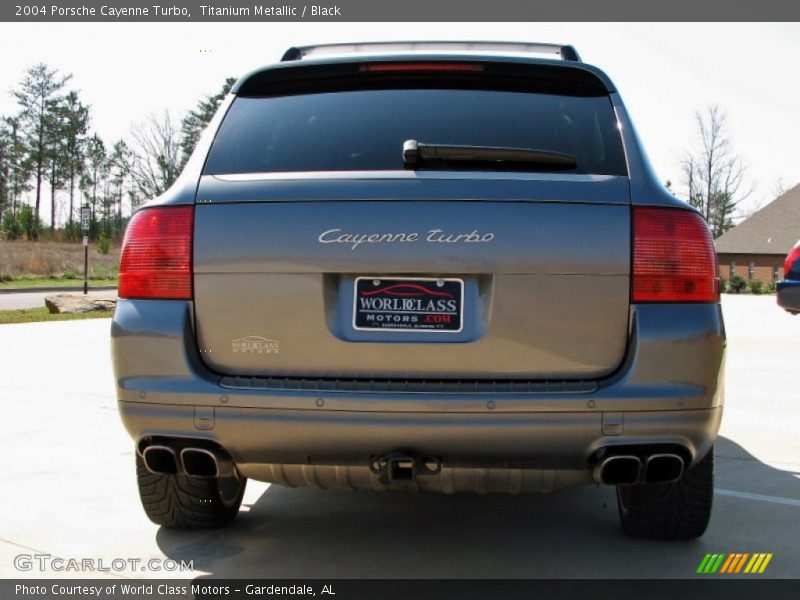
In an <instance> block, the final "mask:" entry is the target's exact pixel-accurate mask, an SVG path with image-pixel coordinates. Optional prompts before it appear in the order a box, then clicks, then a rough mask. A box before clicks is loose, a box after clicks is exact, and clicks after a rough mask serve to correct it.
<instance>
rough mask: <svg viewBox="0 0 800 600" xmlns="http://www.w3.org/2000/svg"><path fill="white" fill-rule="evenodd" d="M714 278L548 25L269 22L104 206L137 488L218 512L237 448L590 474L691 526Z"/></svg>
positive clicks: (262, 469)
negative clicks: (544, 40) (407, 37)
mask: <svg viewBox="0 0 800 600" xmlns="http://www.w3.org/2000/svg"><path fill="white" fill-rule="evenodd" d="M547 54H550V56H549V57H547V56H546V55H547ZM542 55H545V57H543V58H537V56H542ZM718 293H719V292H718V279H717V265H716V258H715V253H714V245H713V241H712V238H711V236H710V234H709V231H708V229H707V227H706V225H705V223H704V222H703V220H702V218H701V217H700V216H699V215H698V214H697V213H696V212H694V211H693V210H692V209H690V208H689V207H688V206H687V205H685V204H684V203H683V202H681V201H679V200H677V199H675V198H674V197H673V196H672V195H671V194H669V193H667V192H666V191H664V189H663V188H662V187H661V185H660V184H659V183H658V181H657V180H656V179H655V177H654V175H653V173H652V172H651V170H650V168H649V166H648V163H647V160H646V158H645V155H644V152H643V150H642V148H641V145H640V143H639V141H638V139H637V137H636V134H635V132H634V129H633V127H632V125H631V122H630V120H629V117H628V114H627V113H626V110H625V108H624V106H623V104H622V101H621V100H620V97H619V94H618V93H617V90H616V88H615V87H614V84H613V83H612V82H611V81H610V80H609V78H608V77H607V76H606V75H605V74H604V73H603V72H601V71H600V70H598V69H597V68H595V67H592V66H589V65H587V64H585V63H583V62H581V61H580V59H579V58H578V55H577V53H576V52H575V50H574V49H573V48H572V47H571V46H553V45H547V44H506V43H469V44H456V43H452V42H448V43H442V42H438V43H437V42H430V43H413V44H359V45H352V46H348V45H339V46H316V47H304V48H292V49H290V50H289V51H288V52H287V53H286V55H285V56H284V59H283V60H282V61H281V62H280V63H279V64H276V65H272V66H268V67H265V68H263V69H260V70H258V71H255V72H253V73H251V74H249V75H247V76H245V77H243V78H242V79H240V80H239V81H238V83H237V84H236V85H235V87H234V88H233V90H232V93H231V94H230V95H229V96H228V98H227V99H225V101H224V102H223V103H222V105H221V107H220V109H219V111H218V114H217V115H216V117H215V118H214V120H213V121H212V122H211V124H210V125H209V127H208V129H207V131H206V133H205V136H204V138H203V139H202V140H201V142H200V144H199V145H198V147H197V149H196V151H195V152H194V154H193V156H192V158H191V160H190V162H189V164H188V165H187V166H186V168H185V170H184V172H183V174H182V175H181V177H180V178H179V180H178V181H177V182H176V184H175V185H174V186H173V187H172V188H171V189H170V190H169V191H168V192H167V193H166V194H164V195H163V196H162V197H160V198H157V199H155V200H154V201H153V202H151V203H149V204H148V205H147V206H145V207H144V208H143V209H141V210H139V211H138V212H137V213H136V214H135V215H134V217H133V219H132V220H131V222H130V224H129V226H128V230H127V233H126V236H125V242H124V248H123V251H122V261H121V271H120V288H119V294H120V298H121V301H120V302H119V304H118V306H117V310H116V314H115V316H114V320H113V327H112V337H113V355H114V367H115V371H116V381H117V386H118V399H119V408H120V414H121V416H122V419H123V421H124V423H125V426H126V428H127V430H128V431H129V433H130V435H131V436H132V437H133V439H134V441H135V444H136V450H137V453H136V461H137V477H138V480H139V491H140V493H141V498H142V502H143V504H144V508H145V511H146V512H147V515H148V516H149V517H150V518H151V519H152V520H153V521H155V522H156V523H159V524H162V525H166V526H173V527H199V526H218V525H223V524H225V523H228V522H229V521H230V520H231V519H233V518H234V516H235V515H236V513H237V511H238V508H239V504H240V502H241V498H242V494H243V491H244V486H245V481H246V478H248V477H250V478H254V479H258V480H261V481H267V482H272V483H278V484H283V485H289V486H313V487H319V488H325V489H373V490H415V491H417V490H422V491H435V492H444V493H453V492H477V493H492V492H505V493H518V492H547V491H551V490H555V489H558V488H562V487H566V486H572V485H577V484H584V483H591V482H597V483H601V484H609V485H614V486H616V489H617V497H618V503H619V513H620V518H621V522H622V526H623V528H624V530H625V531H626V532H627V533H628V534H630V535H633V536H637V537H654V538H691V537H696V536H699V535H701V534H702V533H703V531H704V530H705V528H706V525H707V523H708V519H709V515H710V512H711V501H712V495H713V471H714V440H715V437H716V435H717V431H718V429H719V424H720V418H721V413H722V379H721V377H722V366H723V361H724V349H725V334H724V328H723V322H722V316H721V312H720V307H719V295H718Z"/></svg>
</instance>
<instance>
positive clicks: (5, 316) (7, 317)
mask: <svg viewBox="0 0 800 600" xmlns="http://www.w3.org/2000/svg"><path fill="white" fill-rule="evenodd" d="M113 315H114V311H113V310H98V311H92V312H87V313H78V314H70V315H57V314H56V315H53V314H50V311H49V310H47V307H44V306H43V307H41V308H22V309H19V310H0V325H5V324H7V323H35V322H38V321H74V320H81V319H108V318H111V317H112V316H113Z"/></svg>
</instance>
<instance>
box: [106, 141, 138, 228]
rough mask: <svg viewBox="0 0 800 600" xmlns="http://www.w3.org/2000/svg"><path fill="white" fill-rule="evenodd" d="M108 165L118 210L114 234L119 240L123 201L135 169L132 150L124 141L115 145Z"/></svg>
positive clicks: (113, 195) (113, 196)
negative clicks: (132, 171) (132, 170)
mask: <svg viewBox="0 0 800 600" xmlns="http://www.w3.org/2000/svg"><path fill="white" fill-rule="evenodd" d="M108 163H109V170H110V181H111V188H112V198H113V200H114V205H115V208H116V215H115V219H114V225H115V227H114V230H115V231H114V233H115V235H116V236H117V237H118V238H119V237H120V236H121V234H122V199H123V197H124V196H125V190H126V188H127V187H128V182H129V180H130V177H131V169H132V167H133V156H132V154H131V150H130V148H129V147H128V145H127V144H126V143H125V142H124V141H123V140H119V141H118V142H117V143H116V144H114V148H113V149H112V151H111V156H110V157H109V160H108Z"/></svg>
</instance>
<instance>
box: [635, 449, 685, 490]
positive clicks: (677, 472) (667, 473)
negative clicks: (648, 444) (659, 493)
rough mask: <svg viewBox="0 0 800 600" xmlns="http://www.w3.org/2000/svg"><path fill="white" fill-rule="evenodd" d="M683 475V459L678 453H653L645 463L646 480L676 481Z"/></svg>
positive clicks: (656, 481) (657, 481)
mask: <svg viewBox="0 0 800 600" xmlns="http://www.w3.org/2000/svg"><path fill="white" fill-rule="evenodd" d="M682 476H683V459H682V458H681V457H680V456H678V455H677V454H653V455H651V456H648V457H647V463H646V464H645V476H644V479H645V482H647V483H674V482H676V481H678V480H679V479H680V478H681V477H682Z"/></svg>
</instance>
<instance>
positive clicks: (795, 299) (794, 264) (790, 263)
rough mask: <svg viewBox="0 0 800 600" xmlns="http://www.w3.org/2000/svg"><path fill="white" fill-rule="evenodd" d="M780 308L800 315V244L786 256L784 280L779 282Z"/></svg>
mask: <svg viewBox="0 0 800 600" xmlns="http://www.w3.org/2000/svg"><path fill="white" fill-rule="evenodd" d="M778 306H782V307H783V308H785V309H786V310H787V311H789V312H790V313H792V314H793V315H796V314H797V313H800V242H797V243H796V244H795V245H794V248H792V249H791V250H790V251H789V254H787V255H786V262H785V263H783V279H782V280H781V281H779V282H778Z"/></svg>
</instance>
